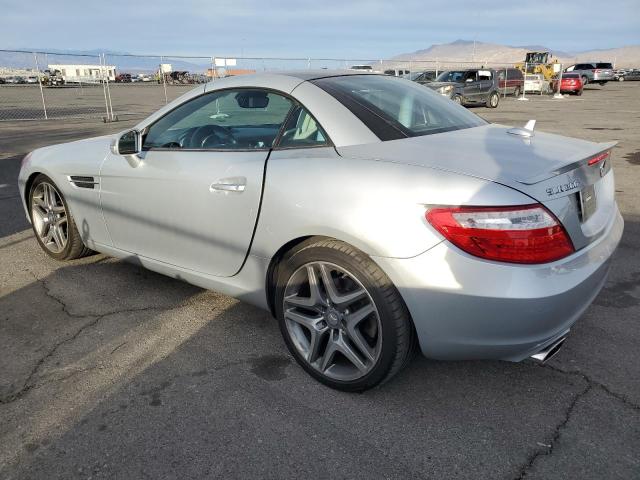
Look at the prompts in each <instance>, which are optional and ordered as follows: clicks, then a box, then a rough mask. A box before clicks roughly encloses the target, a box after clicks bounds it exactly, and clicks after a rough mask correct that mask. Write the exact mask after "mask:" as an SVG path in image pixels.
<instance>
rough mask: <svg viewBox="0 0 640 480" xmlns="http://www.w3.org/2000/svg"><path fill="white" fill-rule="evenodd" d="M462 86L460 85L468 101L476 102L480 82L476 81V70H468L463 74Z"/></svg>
mask: <svg viewBox="0 0 640 480" xmlns="http://www.w3.org/2000/svg"><path fill="white" fill-rule="evenodd" d="M463 82H464V87H462V91H463V95H464V98H465V99H466V100H467V101H469V102H477V101H478V95H479V94H480V84H479V82H478V72H477V71H475V70H469V71H467V72H466V73H465V74H464V79H463Z"/></svg>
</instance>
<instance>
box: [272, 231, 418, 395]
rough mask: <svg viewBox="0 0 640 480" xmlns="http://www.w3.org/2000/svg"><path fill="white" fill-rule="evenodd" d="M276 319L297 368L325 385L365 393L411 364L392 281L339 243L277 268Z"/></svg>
mask: <svg viewBox="0 0 640 480" xmlns="http://www.w3.org/2000/svg"><path fill="white" fill-rule="evenodd" d="M276 285H277V286H276V292H275V295H276V298H275V300H276V303H275V304H276V314H277V317H278V321H279V324H280V330H281V332H282V335H283V337H284V340H285V342H286V344H287V347H288V349H289V351H290V352H291V354H292V355H293V356H294V358H295V359H296V361H297V362H298V363H299V364H300V365H301V366H302V367H303V368H304V369H305V370H306V371H307V372H308V373H309V374H310V375H311V376H312V377H314V378H316V379H317V380H319V381H320V382H322V383H324V384H326V385H328V386H330V387H332V388H335V389H338V390H345V391H362V390H366V389H369V388H372V387H374V386H376V385H378V384H380V383H382V382H385V381H387V380H388V379H390V378H391V377H392V376H393V375H395V374H396V373H397V372H398V371H399V370H400V369H401V368H402V366H403V365H405V363H407V361H408V360H409V359H410V357H411V353H412V352H413V350H414V348H413V347H414V338H415V334H414V330H413V324H412V322H411V319H410V316H409V312H408V310H407V308H406V306H405V304H404V302H403V300H402V297H401V296H400V293H399V292H398V290H397V289H396V288H395V286H394V285H393V284H392V283H391V280H390V279H389V278H388V277H387V276H386V275H385V274H384V272H382V270H381V269H380V267H378V266H377V265H376V264H375V263H374V262H373V261H372V260H371V259H370V258H369V257H368V256H367V255H366V254H364V253H363V252H361V251H359V250H357V249H355V248H353V247H352V246H350V245H348V244H346V243H344V242H340V241H337V240H332V239H326V238H315V239H311V240H309V241H307V242H304V243H303V244H301V245H300V246H298V247H297V248H296V249H295V250H294V251H293V252H291V253H290V254H288V255H287V256H286V257H285V258H284V259H283V261H282V262H281V263H280V264H279V265H278V271H277V283H276Z"/></svg>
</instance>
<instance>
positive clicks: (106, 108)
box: [98, 55, 109, 123]
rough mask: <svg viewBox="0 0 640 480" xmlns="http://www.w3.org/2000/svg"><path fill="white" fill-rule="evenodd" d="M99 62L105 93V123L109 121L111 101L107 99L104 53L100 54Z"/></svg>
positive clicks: (103, 91)
mask: <svg viewBox="0 0 640 480" xmlns="http://www.w3.org/2000/svg"><path fill="white" fill-rule="evenodd" d="M98 62H99V64H100V80H101V81H102V93H104V108H105V115H106V117H104V121H105V123H106V122H108V121H109V101H108V100H107V79H106V78H105V75H104V68H103V66H102V55H98Z"/></svg>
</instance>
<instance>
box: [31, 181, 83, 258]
mask: <svg viewBox="0 0 640 480" xmlns="http://www.w3.org/2000/svg"><path fill="white" fill-rule="evenodd" d="M29 215H30V217H31V225H32V227H33V232H34V233H35V235H36V239H37V240H38V244H39V245H40V247H41V248H42V249H43V250H44V251H45V252H46V253H47V254H48V255H49V256H51V257H53V258H55V259H56V260H73V259H75V258H80V257H84V256H87V255H89V254H91V253H92V251H91V250H89V249H88V248H87V247H85V246H84V243H83V242H82V238H81V237H80V233H79V232H78V229H77V227H76V224H75V221H74V220H73V217H72V216H71V213H70V212H69V206H68V205H67V202H66V200H65V199H64V197H63V195H62V193H60V190H59V189H58V187H57V186H56V185H55V184H54V183H53V181H52V180H51V179H50V178H49V177H47V176H46V175H38V176H37V177H36V178H35V180H34V181H33V184H32V185H31V189H30V190H29Z"/></svg>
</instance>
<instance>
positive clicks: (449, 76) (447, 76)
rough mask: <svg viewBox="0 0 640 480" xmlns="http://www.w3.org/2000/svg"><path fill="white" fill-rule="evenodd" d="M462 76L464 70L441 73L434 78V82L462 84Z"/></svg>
mask: <svg viewBox="0 0 640 480" xmlns="http://www.w3.org/2000/svg"><path fill="white" fill-rule="evenodd" d="M464 74H465V71H464V70H460V71H447V72H442V73H441V74H440V75H438V77H437V78H436V82H462V79H463V78H464Z"/></svg>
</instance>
